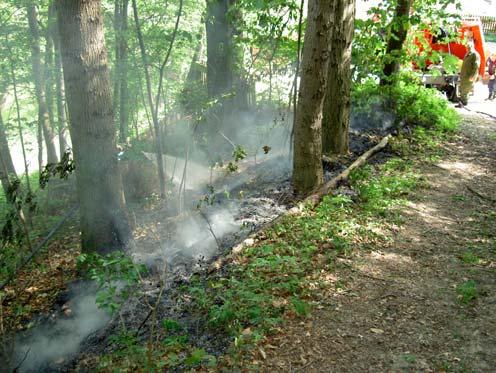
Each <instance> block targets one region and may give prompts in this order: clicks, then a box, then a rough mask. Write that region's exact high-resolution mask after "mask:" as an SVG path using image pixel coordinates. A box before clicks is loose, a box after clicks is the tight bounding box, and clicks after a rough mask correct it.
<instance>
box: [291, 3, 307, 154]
mask: <svg viewBox="0 0 496 373" xmlns="http://www.w3.org/2000/svg"><path fill="white" fill-rule="evenodd" d="M304 5H305V0H301V2H300V12H299V19H298V49H297V51H296V68H295V76H294V80H293V89H294V94H293V127H292V128H291V134H290V137H289V153H290V154H291V153H292V152H293V145H294V132H295V123H296V111H297V109H298V75H299V74H300V64H301V37H302V35H303V7H304ZM290 96H291V94H290ZM290 103H291V100H290Z"/></svg>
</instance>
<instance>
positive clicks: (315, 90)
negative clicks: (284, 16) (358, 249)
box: [293, 0, 333, 194]
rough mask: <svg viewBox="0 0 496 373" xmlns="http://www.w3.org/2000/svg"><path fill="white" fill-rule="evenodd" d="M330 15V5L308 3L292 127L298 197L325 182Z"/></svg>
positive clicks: (319, 0)
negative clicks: (324, 118)
mask: <svg viewBox="0 0 496 373" xmlns="http://www.w3.org/2000/svg"><path fill="white" fill-rule="evenodd" d="M332 15H333V6H331V5H330V4H329V2H328V1H324V0H310V1H309V3H308V19H307V29H306V32H305V50H304V51H303V58H302V62H301V83H300V91H299V100H298V107H297V110H296V122H295V125H294V131H295V137H294V157H293V184H294V188H295V191H296V192H297V193H300V194H307V193H309V192H311V191H313V190H315V189H317V188H318V187H320V186H321V185H322V183H323V181H324V177H323V169H322V107H323V104H324V97H325V91H326V85H327V75H328V66H329V54H330V51H329V44H330V37H331V28H332V24H331V23H332Z"/></svg>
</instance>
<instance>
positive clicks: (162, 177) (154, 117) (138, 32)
mask: <svg viewBox="0 0 496 373" xmlns="http://www.w3.org/2000/svg"><path fill="white" fill-rule="evenodd" d="M132 4H133V13H134V22H135V24H136V35H137V37H138V43H139V46H140V51H141V59H142V61H143V69H144V70H145V80H146V93H147V98H148V105H149V106H150V111H151V114H152V121H153V129H154V132H155V144H156V153H157V167H158V179H159V185H160V196H161V197H162V198H164V197H165V192H166V191H165V172H164V160H163V157H162V139H161V136H160V125H159V123H158V117H157V112H156V111H155V109H154V108H155V105H154V104H153V94H152V82H151V78H150V71H149V69H148V58H147V55H146V49H145V42H144V40H143V34H142V33H141V26H140V21H139V16H138V7H137V5H136V0H133V1H132Z"/></svg>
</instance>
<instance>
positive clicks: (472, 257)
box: [460, 250, 481, 264]
mask: <svg viewBox="0 0 496 373" xmlns="http://www.w3.org/2000/svg"><path fill="white" fill-rule="evenodd" d="M460 259H461V261H462V262H463V263H467V264H477V263H479V262H480V260H481V259H480V258H479V257H478V256H477V255H476V254H474V252H473V251H472V250H467V251H465V252H464V253H463V254H462V256H461V258H460Z"/></svg>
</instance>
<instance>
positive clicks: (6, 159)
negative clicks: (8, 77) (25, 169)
mask: <svg viewBox="0 0 496 373" xmlns="http://www.w3.org/2000/svg"><path fill="white" fill-rule="evenodd" d="M2 99H3V98H2V97H0V181H1V183H2V187H3V190H4V192H5V195H7V193H6V192H7V190H8V188H9V186H10V181H9V176H11V175H13V176H15V177H17V174H16V171H15V168H14V163H13V162H12V156H11V154H10V148H9V142H8V140H7V134H6V132H5V125H4V123H3V118H2Z"/></svg>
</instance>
